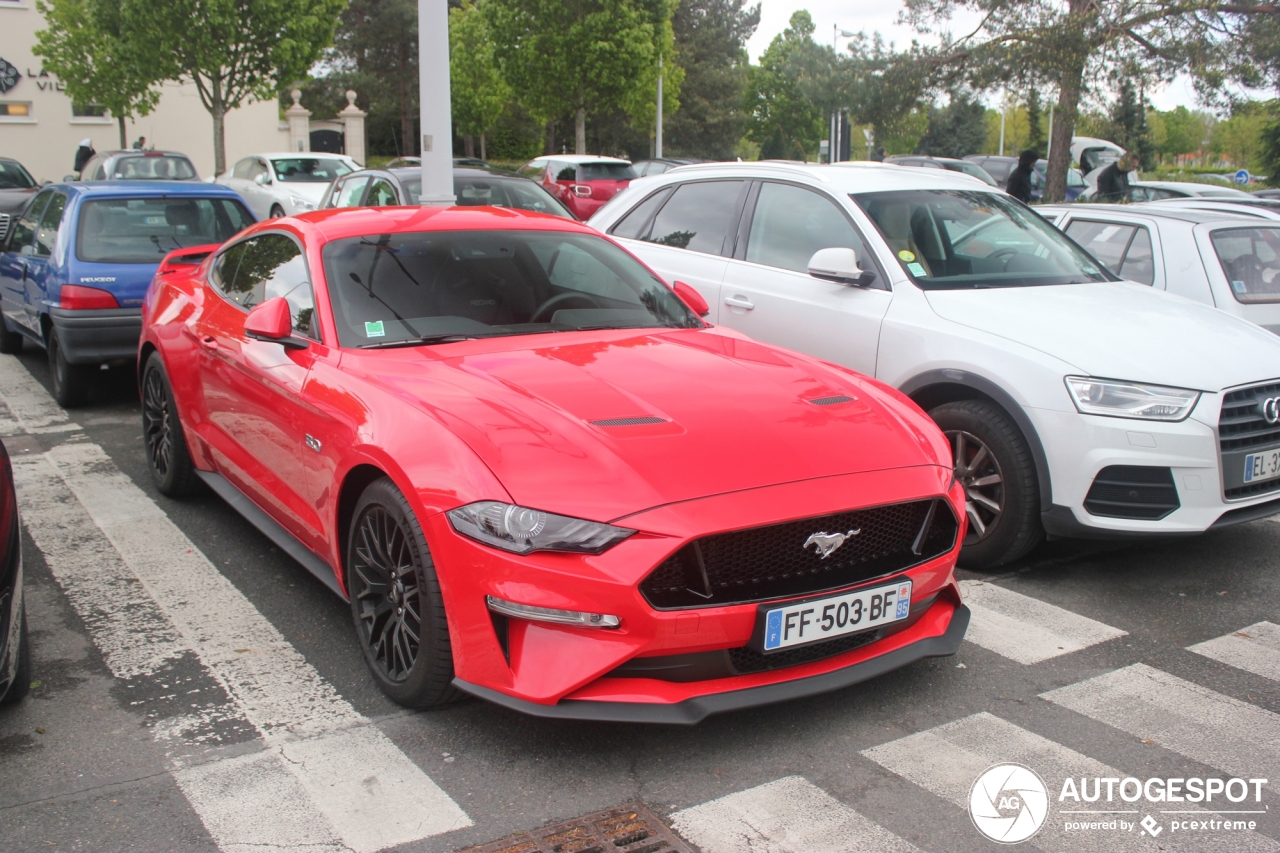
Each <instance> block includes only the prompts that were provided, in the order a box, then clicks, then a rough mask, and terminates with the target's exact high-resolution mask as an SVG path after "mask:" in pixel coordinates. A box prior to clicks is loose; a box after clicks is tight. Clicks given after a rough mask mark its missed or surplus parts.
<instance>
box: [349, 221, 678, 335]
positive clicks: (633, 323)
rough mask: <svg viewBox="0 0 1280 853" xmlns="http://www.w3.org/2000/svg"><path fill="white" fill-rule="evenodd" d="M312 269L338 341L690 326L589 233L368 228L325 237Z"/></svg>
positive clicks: (642, 272) (643, 273)
mask: <svg viewBox="0 0 1280 853" xmlns="http://www.w3.org/2000/svg"><path fill="white" fill-rule="evenodd" d="M324 274H325V278H326V279H327V280H328V282H329V293H330V298H331V299H332V300H333V314H334V318H335V320H336V322H337V326H338V340H339V342H340V343H341V344H342V346H345V347H370V346H386V345H388V344H391V345H395V344H400V343H403V344H412V343H435V342H443V341H447V340H459V339H466V338H484V337H503V336H508V335H528V334H539V333H547V332H564V331H573V330H576V329H629V328H654V327H658V328H662V327H666V328H679V329H693V328H700V327H701V325H702V323H701V321H699V320H698V318H697V317H695V316H694V315H693V313H692V312H691V311H689V309H688V308H686V307H685V305H684V303H683V302H681V301H680V300H679V299H678V298H677V297H676V295H675V294H674V293H672V292H671V290H670V289H668V288H667V286H666V285H664V284H663V283H662V282H661V281H659V280H658V279H657V278H655V277H654V276H653V275H652V274H651V273H650V272H649V271H648V270H646V269H645V268H644V267H643V266H641V265H640V264H639V263H638V262H637V261H636V260H635V259H634V258H632V257H631V256H630V255H628V254H627V253H626V252H624V251H623V250H622V249H619V248H618V247H617V246H615V245H613V244H612V243H610V242H608V241H606V240H604V239H602V238H600V237H595V236H592V235H589V234H561V233H556V232H550V231H431V232H419V233H409V234H371V235H368V236H366V237H352V238H349V239H345V240H335V241H333V242H331V243H329V244H328V245H326V246H325V247H324Z"/></svg>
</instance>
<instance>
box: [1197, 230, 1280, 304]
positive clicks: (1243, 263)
mask: <svg viewBox="0 0 1280 853" xmlns="http://www.w3.org/2000/svg"><path fill="white" fill-rule="evenodd" d="M1211 239H1212V241H1213V249H1214V251H1215V252H1216V253H1217V255H1218V261H1219V263H1221V264H1222V271H1223V273H1224V274H1225V275H1226V277H1227V283H1228V284H1230V286H1231V295H1232V296H1234V297H1235V298H1236V301H1237V302H1242V303H1246V304H1247V303H1252V302H1280V228H1230V229H1222V230H1221V231H1214V232H1213V234H1212V235H1211Z"/></svg>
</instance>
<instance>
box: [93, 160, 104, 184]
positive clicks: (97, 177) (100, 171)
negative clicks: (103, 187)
mask: <svg viewBox="0 0 1280 853" xmlns="http://www.w3.org/2000/svg"><path fill="white" fill-rule="evenodd" d="M106 179H107V161H106V160H100V161H98V167H97V168H96V169H94V170H93V177H92V178H91V179H90V180H94V181H105V180H106Z"/></svg>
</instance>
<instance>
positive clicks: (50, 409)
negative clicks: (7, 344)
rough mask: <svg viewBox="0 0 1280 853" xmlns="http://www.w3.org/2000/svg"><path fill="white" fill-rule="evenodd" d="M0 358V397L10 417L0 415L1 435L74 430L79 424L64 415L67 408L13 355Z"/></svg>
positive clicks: (78, 427)
mask: <svg viewBox="0 0 1280 853" xmlns="http://www.w3.org/2000/svg"><path fill="white" fill-rule="evenodd" d="M0 358H3V359H4V361H3V365H4V366H3V369H0V397H3V398H4V403H5V405H6V406H7V407H8V408H9V412H10V414H11V415H12V419H6V418H0V435H5V436H8V435H18V434H19V433H23V432H27V433H35V434H39V433H50V432H74V431H76V430H78V429H80V425H79V424H76V423H72V422H71V421H70V420H68V419H67V413H66V411H65V410H64V409H63V408H62V407H61V406H59V405H58V404H57V403H56V402H55V401H54V399H53V398H52V397H50V396H49V392H48V391H46V390H44V387H43V386H42V385H41V384H40V383H39V382H36V381H35V379H34V378H33V377H32V376H31V374H30V373H28V372H27V369H26V368H25V367H23V366H22V364H21V362H19V361H18V360H17V359H16V358H14V357H13V356H0Z"/></svg>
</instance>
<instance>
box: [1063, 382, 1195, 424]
mask: <svg viewBox="0 0 1280 853" xmlns="http://www.w3.org/2000/svg"><path fill="white" fill-rule="evenodd" d="M1067 391H1069V392H1070V393H1071V399H1072V400H1074V401H1075V404H1076V408H1077V409H1079V410H1080V412H1081V414H1085V415H1108V416H1110V417H1113V418H1137V419H1139V420H1144V421H1180V420H1182V419H1184V418H1185V417H1186V416H1187V415H1189V414H1191V410H1192V409H1193V408H1195V405H1196V401H1197V400H1199V399H1200V392H1199V391H1192V390H1190V389H1187V388H1168V387H1165V386H1164V385H1140V384H1138V383H1136V382H1118V381H1116V380H1114V379H1090V378H1089V377H1086V376H1068V377H1067Z"/></svg>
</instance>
